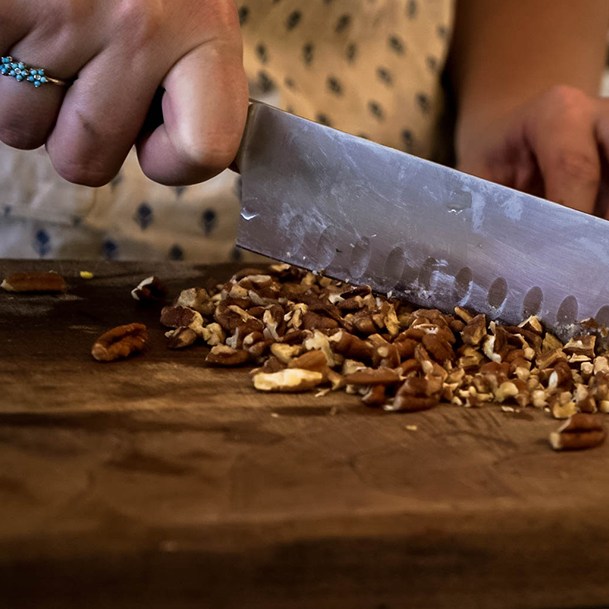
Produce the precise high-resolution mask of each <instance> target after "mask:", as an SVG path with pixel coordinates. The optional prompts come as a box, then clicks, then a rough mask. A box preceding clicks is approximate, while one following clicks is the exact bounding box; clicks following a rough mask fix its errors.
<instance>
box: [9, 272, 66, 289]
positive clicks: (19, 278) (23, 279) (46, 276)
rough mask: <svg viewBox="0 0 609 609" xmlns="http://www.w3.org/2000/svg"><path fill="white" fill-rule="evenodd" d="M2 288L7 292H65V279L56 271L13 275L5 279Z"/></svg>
mask: <svg viewBox="0 0 609 609" xmlns="http://www.w3.org/2000/svg"><path fill="white" fill-rule="evenodd" d="M0 288H3V289H5V290H6V291H7V292H65V291H66V290H67V289H68V286H67V284H66V282H65V279H64V278H63V277H62V276H61V275H60V274H59V273H56V272H55V271H48V272H46V271H45V272H32V273H12V274H11V275H8V276H7V277H5V278H4V281H3V282H2V283H1V284H0Z"/></svg>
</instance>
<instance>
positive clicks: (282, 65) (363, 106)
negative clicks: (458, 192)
mask: <svg viewBox="0 0 609 609" xmlns="http://www.w3.org/2000/svg"><path fill="white" fill-rule="evenodd" d="M238 5H239V10H240V14H243V12H245V13H247V15H248V18H247V21H246V22H243V21H242V33H243V38H244V47H245V67H246V71H247V72H248V74H250V73H251V74H256V75H257V77H256V78H257V81H258V85H259V89H260V90H262V91H263V92H267V91H269V90H270V87H269V85H268V82H272V83H273V85H274V87H275V90H276V91H277V92H278V94H279V103H280V104H281V105H282V107H283V108H284V109H289V110H290V111H292V112H294V113H295V114H298V115H300V116H303V117H305V118H309V119H311V120H314V121H317V122H320V123H323V124H325V125H330V126H333V127H336V128H337V129H340V130H341V131H346V132H348V133H353V134H355V135H357V134H361V133H365V134H366V135H367V136H368V137H369V138H370V139H372V140H374V141H377V142H380V143H382V144H385V145H387V146H391V147H394V148H398V149H401V150H404V151H407V152H411V153H414V154H417V155H419V156H424V157H427V158H433V153H434V151H435V150H436V149H437V135H438V133H439V125H440V119H441V114H442V110H443V89H442V84H441V74H442V69H443V67H444V63H445V61H446V55H447V52H448V44H449V39H450V32H451V30H452V25H453V23H452V22H453V13H454V0H384V1H383V2H380V1H377V0H323V1H320V0H317V1H316V2H306V1H305V0H281V1H279V2H275V1H274V0H240V2H238ZM261 71H262V72H261ZM261 73H263V74H264V75H265V79H266V80H265V79H263V80H262V81H261V77H260V74H261ZM405 134H407V135H405Z"/></svg>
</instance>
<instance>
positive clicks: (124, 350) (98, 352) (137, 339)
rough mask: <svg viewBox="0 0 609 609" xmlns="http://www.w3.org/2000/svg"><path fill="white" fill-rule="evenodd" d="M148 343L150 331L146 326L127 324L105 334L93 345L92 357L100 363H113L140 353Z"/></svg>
mask: <svg viewBox="0 0 609 609" xmlns="http://www.w3.org/2000/svg"><path fill="white" fill-rule="evenodd" d="M147 342H148V330H147V328H146V326H145V325H144V324H140V323H133V324H125V325H123V326H117V327H116V328H112V329H111V330H108V331H107V332H104V333H103V334H102V335H101V336H100V337H99V338H98V339H97V340H96V341H95V342H94V343H93V347H92V348H91V355H92V356H93V357H94V358H95V359H96V360H97V361H98V362H113V361H114V360H117V359H124V358H126V357H129V356H131V355H135V354H136V353H140V352H141V351H142V350H143V349H144V347H145V346H146V343H147Z"/></svg>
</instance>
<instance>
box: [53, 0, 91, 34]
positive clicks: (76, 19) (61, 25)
mask: <svg viewBox="0 0 609 609" xmlns="http://www.w3.org/2000/svg"><path fill="white" fill-rule="evenodd" d="M42 10H43V18H44V23H45V28H47V29H48V31H55V32H61V31H62V30H64V29H65V28H70V29H78V28H79V27H80V26H86V25H87V24H88V22H89V20H90V16H91V14H92V10H93V9H92V6H91V3H90V2H81V1H80V0H68V1H67V2H66V1H65V0H64V1H57V0H55V1H54V2H48V3H45V4H44V5H43V8H42Z"/></svg>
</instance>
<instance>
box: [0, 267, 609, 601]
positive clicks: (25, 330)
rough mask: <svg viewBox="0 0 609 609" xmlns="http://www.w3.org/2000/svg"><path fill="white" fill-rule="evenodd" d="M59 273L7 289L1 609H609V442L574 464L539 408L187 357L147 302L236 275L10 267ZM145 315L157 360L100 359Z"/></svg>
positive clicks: (1, 397) (151, 356) (0, 367)
mask: <svg viewBox="0 0 609 609" xmlns="http://www.w3.org/2000/svg"><path fill="white" fill-rule="evenodd" d="M51 268H52V269H55V270H57V271H59V272H61V273H62V274H63V275H64V276H65V277H66V279H67V280H68V282H69V284H70V290H69V291H68V293H67V294H66V295H62V296H42V295H18V294H9V293H5V292H3V293H1V294H0V607H3V608H4V607H6V608H10V609H13V608H21V607H27V608H37V609H38V608H45V609H47V608H48V609H55V608H60V607H61V608H63V607H70V608H72V607H73V608H78V609H83V608H92V609H98V608H99V609H101V608H107V607H108V608H110V607H111V608H112V609H122V608H127V607H129V608H131V607H138V608H139V607H142V608H143V607H146V608H147V609H156V608H161V607H163V608H165V607H167V608H171V609H181V608H194V607H197V608H200V607H211V608H213V609H224V608H229V607H230V608H233V607H234V608H237V607H238V608H250V607H251V608H259V609H263V608H264V609H290V608H298V609H301V608H302V609H398V608H406V607H407V608H408V609H413V608H414V609H418V608H430V609H437V608H450V609H460V608H466V609H469V608H472V609H473V608H479V609H504V608H505V609H534V608H544V609H562V608H571V609H575V608H579V609H581V608H587V609H591V608H600V607H607V606H609V446H603V447H601V448H598V449H595V450H591V451H588V452H581V453H571V454H562V453H555V452H553V451H552V450H550V449H549V447H548V443H547V436H548V433H549V432H550V431H551V430H553V429H554V428H555V427H557V422H556V421H553V420H551V419H550V418H549V417H548V415H546V414H544V413H543V412H538V411H529V410H527V411H523V412H520V413H506V412H503V411H502V410H501V409H500V408H498V407H496V406H491V407H486V408H483V409H476V410H466V409H463V408H457V407H451V406H442V407H438V408H437V409H435V410H432V411H428V412H422V413H413V414H406V415H399V414H381V413H379V412H376V411H373V410H370V409H367V408H366V407H364V406H362V405H361V404H360V403H359V401H358V399H356V398H355V397H353V396H348V395H345V394H333V395H329V396H326V397H323V398H320V397H314V396H313V395H312V394H307V395H277V394H273V395H263V394H260V393H256V392H255V391H254V390H253V389H252V387H251V385H250V382H249V377H248V375H247V371H245V370H219V369H212V368H208V367H206V366H205V364H204V362H203V358H204V353H205V349H204V348H203V347H199V348H195V349H191V350H186V351H179V352H178V351H169V350H167V349H166V348H165V344H164V337H163V328H162V327H161V326H160V325H159V323H158V309H154V308H153V309H146V308H143V307H141V306H139V305H138V304H137V303H136V302H135V301H134V300H133V299H132V298H131V297H130V294H129V292H130V290H131V288H132V287H134V286H135V285H136V284H137V283H138V282H139V281H140V280H141V279H143V278H144V277H146V276H147V275H149V274H151V273H155V274H156V275H158V276H159V277H160V278H161V279H162V280H163V281H164V282H165V283H166V284H167V285H168V286H169V287H170V290H171V292H172V293H173V294H175V293H177V291H178V290H179V289H180V288H185V287H192V286H195V285H209V284H213V283H215V282H216V281H218V280H224V279H227V278H228V277H229V276H230V274H231V270H232V269H231V268H230V267H227V266H224V267H223V266H216V267H209V268H207V267H203V266H199V267H194V266H189V265H186V264H162V265H152V264H134V263H130V264H118V263H90V264H84V263H80V264H73V263H67V262H63V263H60V262H56V263H52V262H36V263H33V262H17V261H12V262H11V261H0V276H3V275H5V274H6V273H8V272H12V271H16V270H25V269H27V270H30V269H51ZM81 270H88V271H92V272H93V273H94V275H95V277H94V278H93V279H90V280H84V279H82V278H80V277H79V271H81ZM132 321H142V322H144V323H147V324H148V326H149V328H150V333H151V338H152V346H151V348H150V350H149V351H148V352H147V353H146V354H144V355H142V356H140V357H137V358H134V359H132V360H129V361H124V362H118V363H111V364H100V363H97V362H95V361H94V360H93V359H92V358H91V357H90V347H91V344H92V342H93V340H94V339H95V338H96V337H97V336H98V335H99V334H100V333H101V332H102V331H103V330H105V329H108V328H110V327H113V326H115V325H118V324H122V323H128V322H132ZM411 426H416V430H413V429H412V428H411Z"/></svg>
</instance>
